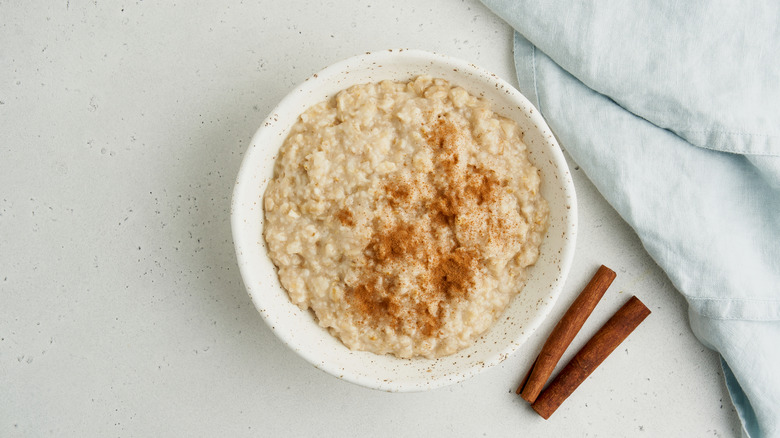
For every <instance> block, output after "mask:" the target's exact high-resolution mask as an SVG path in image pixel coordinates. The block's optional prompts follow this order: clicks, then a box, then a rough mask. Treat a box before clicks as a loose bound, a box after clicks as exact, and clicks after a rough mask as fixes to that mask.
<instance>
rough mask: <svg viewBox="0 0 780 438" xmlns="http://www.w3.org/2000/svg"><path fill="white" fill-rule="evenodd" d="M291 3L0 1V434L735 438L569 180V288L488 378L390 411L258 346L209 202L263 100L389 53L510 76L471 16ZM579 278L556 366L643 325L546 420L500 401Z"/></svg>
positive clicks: (500, 39) (478, 18) (219, 212)
mask: <svg viewBox="0 0 780 438" xmlns="http://www.w3.org/2000/svg"><path fill="white" fill-rule="evenodd" d="M307 3H309V2H302V1H293V2H269V1H264V2H261V3H260V4H256V3H252V4H233V3H228V2H184V3H176V4H175V5H174V4H165V5H161V4H157V3H154V2H141V1H138V2H135V1H133V2H126V3H121V2H110V3H109V2H105V3H104V2H100V1H76V0H70V1H60V2H56V3H54V2H43V1H37V0H36V1H30V2H24V3H22V2H2V3H0V17H2V20H0V46H1V47H2V50H0V157H1V158H2V159H1V160H0V187H1V188H2V189H0V248H2V251H0V309H1V311H2V317H0V394H3V396H2V397H0V436H3V437H5V436H166V435H167V436H215V435H227V436H256V435H259V434H261V435H268V436H310V435H314V434H318V435H319V436H350V435H351V436H365V435H372V436H399V435H403V433H404V432H407V433H408V432H409V431H412V430H413V431H415V433H416V434H419V435H429V436H442V435H447V436H483V435H484V436H518V435H525V434H528V435H533V434H537V435H542V436H566V435H569V436H648V437H650V436H724V437H728V436H736V435H737V434H738V431H739V423H738V420H737V417H736V414H735V413H734V411H733V409H732V408H731V405H730V403H729V401H728V395H727V393H726V391H725V388H724V386H723V383H722V375H721V372H720V369H719V366H718V361H717V356H716V355H715V354H714V353H712V352H710V351H708V350H706V349H705V348H704V347H703V346H701V345H700V344H699V343H698V342H697V341H696V339H695V338H694V337H693V335H692V333H691V331H690V329H689V328H688V325H687V317H686V306H685V303H684V301H683V300H682V298H681V297H680V296H679V295H678V294H677V293H676V292H675V291H674V289H673V288H672V286H671V285H670V284H669V282H668V280H667V279H666V277H665V276H664V275H663V273H662V272H661V271H660V270H659V269H658V268H657V267H656V266H655V264H654V263H653V262H652V260H650V259H649V257H648V256H647V254H646V253H645V251H644V250H643V249H642V247H641V244H640V243H639V241H638V239H637V238H636V236H635V235H634V233H633V232H632V231H631V230H630V229H629V228H628V227H627V226H626V225H625V223H623V221H622V220H621V219H620V218H619V217H618V216H617V215H616V214H615V212H614V211H613V210H612V208H611V207H609V205H607V204H606V202H605V201H604V200H603V198H602V197H601V196H600V195H599V194H598V193H597V192H596V191H595V189H594V188H593V186H592V185H591V184H590V183H589V182H588V180H587V179H586V177H585V175H584V174H583V173H582V172H581V171H580V170H579V168H578V167H577V166H576V163H572V162H570V163H569V165H570V167H571V169H572V170H573V176H574V179H575V185H576V188H577V196H578V201H579V202H578V205H579V237H578V243H577V253H576V255H575V260H574V265H573V268H572V271H571V275H570V277H569V280H568V282H567V284H566V286H565V287H564V292H563V295H562V296H561V299H560V300H559V302H558V304H557V305H556V306H555V308H554V309H553V312H552V316H553V319H550V320H548V321H545V323H543V324H542V327H541V329H540V330H539V332H538V333H537V334H536V335H534V336H533V337H532V338H531V339H530V340H529V342H528V343H527V344H526V346H525V347H524V348H523V349H521V350H520V351H519V352H517V353H516V354H515V355H513V356H512V357H510V358H509V359H507V360H506V361H504V362H503V363H502V364H501V365H499V366H497V367H495V368H492V369H490V370H488V371H486V372H484V373H482V374H480V375H478V376H476V377H474V378H472V379H470V380H467V381H466V382H463V383H460V384H457V385H452V386H448V387H445V388H441V389H437V390H433V391H429V392H424V393H412V394H390V393H384V392H380V391H375V390H370V389H365V388H361V387H359V386H356V385H352V384H349V383H346V382H343V381H341V380H339V379H337V378H334V377H331V376H330V375H328V374H326V373H324V372H322V371H319V370H317V369H315V368H314V367H312V366H311V365H310V364H309V363H308V362H305V361H304V360H303V359H301V358H299V357H298V356H297V355H296V354H295V353H294V352H293V351H291V350H289V349H288V348H287V347H285V346H284V345H283V344H282V343H281V342H279V341H278V340H277V339H276V337H275V336H274V335H273V334H272V332H271V330H270V329H269V328H267V327H266V326H265V324H264V323H263V322H262V320H261V318H260V317H259V315H258V313H257V311H256V310H255V308H254V306H252V303H251V301H250V299H249V296H248V295H247V293H246V291H245V290H244V287H243V284H242V283H241V280H240V277H239V274H238V270H237V267H236V258H235V255H234V251H233V245H232V239H231V235H230V225H229V206H230V195H231V190H232V187H233V181H234V178H235V175H236V172H237V171H238V166H239V164H240V160H241V157H242V154H243V153H244V150H245V149H246V146H247V143H248V141H249V139H250V137H251V136H252V134H253V133H254V132H255V130H256V129H257V127H258V126H259V124H260V123H261V122H262V121H263V119H264V118H265V117H266V115H267V113H268V111H270V110H271V108H273V107H274V106H275V105H276V103H277V102H278V101H279V99H281V98H282V97H283V96H284V95H285V94H287V92H289V91H290V90H291V89H292V88H293V87H294V86H295V85H296V84H298V83H299V82H301V81H302V80H303V79H305V78H306V77H307V76H309V75H310V74H311V73H313V72H315V71H317V70H319V69H321V68H322V67H324V66H326V65H329V64H331V63H333V62H334V61H337V60H340V59H343V58H346V57H348V56H351V55H354V54H357V53H362V52H365V51H373V50H378V49H383V48H390V47H416V48H420V49H424V50H430V51H435V52H440V53H444V54H448V55H452V56H455V57H458V58H463V59H467V60H470V61H473V62H474V63H476V64H477V65H480V66H482V67H485V68H486V69H488V70H490V71H492V72H494V73H496V74H497V75H499V76H500V77H502V78H504V79H505V80H507V81H508V82H510V83H512V84H514V83H515V82H516V81H515V79H514V69H513V67H512V61H511V32H510V29H509V28H508V27H507V26H506V25H505V24H503V23H502V22H501V21H500V20H498V19H497V18H496V17H494V16H493V15H492V14H491V13H490V12H489V11H487V10H486V9H485V8H484V7H483V6H482V5H481V4H479V3H476V2H470V1H467V2H451V1H432V2H428V3H425V4H424V5H423V4H420V3H419V2H414V1H405V0H404V1H401V0H397V1H394V2H392V3H390V2H384V3H381V4H367V3H360V4H353V3H352V2H346V1H330V2H328V1H326V2H321V3H318V4H317V6H316V7H315V8H312V7H308V6H307ZM562 146H563V147H564V148H565V146H566V145H562ZM601 263H604V264H606V265H607V266H610V267H611V268H613V269H614V270H615V271H616V272H617V273H618V277H617V280H616V281H615V283H614V284H613V286H612V287H611V288H610V290H609V291H608V292H607V294H606V296H605V298H604V300H603V302H602V303H601V304H600V305H599V307H597V309H596V311H595V312H594V314H593V316H592V317H591V319H590V320H589V321H588V322H587V323H586V325H585V327H584V329H583V333H582V335H581V336H580V337H578V338H577V339H576V340H575V341H574V344H573V347H575V348H572V349H571V350H570V351H568V352H567V354H566V355H565V356H564V359H567V358H569V357H571V355H572V354H573V352H574V351H575V349H576V348H578V347H579V346H581V345H583V344H584V342H585V340H586V338H587V337H588V336H589V335H591V334H592V333H594V332H595V330H596V329H597V328H598V327H599V325H600V324H601V323H603V322H604V321H605V320H606V319H607V318H608V317H609V315H611V313H612V312H614V311H615V310H616V309H617V308H618V307H619V306H620V305H621V304H622V303H623V302H624V301H625V300H626V299H627V298H628V297H629V296H630V295H631V294H635V295H637V296H639V297H640V298H641V299H642V300H643V301H644V302H645V303H646V304H647V305H648V307H650V308H651V310H652V311H653V314H652V315H651V316H650V317H649V318H648V319H647V320H646V321H645V322H644V323H643V324H642V325H641V326H640V328H639V329H638V330H637V331H636V332H635V333H634V334H633V335H631V337H629V339H628V340H627V341H626V342H625V343H624V344H623V345H621V346H620V347H619V349H618V350H617V351H616V352H615V354H613V355H612V356H611V357H610V358H609V359H607V361H606V362H605V363H604V364H603V365H602V366H601V367H600V368H599V369H598V370H597V371H596V372H595V373H594V374H593V375H592V376H591V377H590V378H589V379H588V380H587V381H586V382H585V383H584V384H583V385H582V386H581V387H580V388H579V389H578V390H577V392H576V393H575V394H574V396H573V397H571V398H570V399H569V400H568V401H567V402H566V403H565V404H564V405H563V406H562V407H561V409H560V410H559V411H558V412H557V413H556V414H555V415H554V416H553V417H552V418H551V419H550V420H548V421H544V420H542V419H541V418H539V417H538V416H537V415H536V414H535V413H534V412H533V411H532V410H531V409H530V408H529V407H528V406H527V405H526V404H525V402H523V401H522V400H521V399H519V398H518V397H516V396H515V395H514V394H513V393H510V391H512V390H513V389H514V388H515V387H516V385H517V383H518V381H519V379H520V378H521V377H522V374H524V372H525V371H526V368H527V367H528V366H529V365H530V362H531V361H532V360H533V357H534V356H535V354H536V352H537V351H538V349H539V348H540V346H541V344H542V343H543V342H544V338H545V336H546V334H547V333H549V331H550V330H551V329H552V326H553V325H554V323H555V320H554V319H557V318H558V317H559V316H560V315H561V314H562V313H563V312H564V311H565V309H566V306H568V304H569V303H570V302H571V301H572V300H573V299H574V296H575V295H576V294H577V293H578V292H579V289H580V288H581V287H582V286H583V285H584V284H585V283H586V282H587V280H588V279H589V277H590V275H591V274H592V273H593V272H594V271H595V269H596V268H597V266H598V265H599V264H601Z"/></svg>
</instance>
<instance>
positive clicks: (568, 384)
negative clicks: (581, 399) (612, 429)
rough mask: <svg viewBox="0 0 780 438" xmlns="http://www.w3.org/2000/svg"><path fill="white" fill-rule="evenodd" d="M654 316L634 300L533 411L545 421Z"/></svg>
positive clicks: (568, 367)
mask: <svg viewBox="0 0 780 438" xmlns="http://www.w3.org/2000/svg"><path fill="white" fill-rule="evenodd" d="M648 315H650V309H648V308H647V307H646V306H645V305H644V304H643V303H642V302H641V301H639V299H638V298H637V297H631V299H629V300H628V302H627V303H626V304H625V305H623V307H621V308H620V309H619V310H618V311H617V312H616V313H615V315H614V316H612V318H610V319H609V321H607V323H606V324H604V325H603V326H602V327H601V329H599V331H598V332H596V334H595V335H593V337H592V338H591V339H590V340H589V341H588V343H587V344H585V346H584V347H582V349H581V350H580V351H579V352H577V354H576V355H575V356H574V358H573V359H572V360H571V361H570V362H569V363H568V364H567V365H566V367H565V368H564V369H563V371H561V373H560V374H559V375H558V376H557V377H556V378H555V380H553V381H552V383H550V386H549V387H547V388H546V389H545V390H544V391H542V393H541V394H539V397H538V398H537V399H536V401H535V402H534V403H533V404H532V405H531V407H532V408H533V409H534V410H535V411H536V412H537V413H538V414H539V415H541V416H542V417H543V418H544V419H548V418H550V415H552V414H553V412H555V410H556V409H558V407H559V406H560V405H561V403H563V401H564V400H566V398H568V397H569V396H570V395H571V394H572V393H573V392H574V390H575V389H577V387H578V386H580V384H581V383H582V382H583V381H584V380H585V379H586V378H587V377H588V376H589V375H590V374H591V373H592V372H593V371H594V370H595V369H596V367H598V366H599V365H600V364H601V363H602V362H603V361H604V359H606V358H607V356H609V355H610V353H612V352H613V351H614V350H615V348H617V346H618V345H620V343H621V342H623V341H624V340H625V339H626V338H627V337H628V335H629V334H631V332H633V331H634V329H635V328H637V326H639V324H641V323H642V321H644V319H645V318H647V316H648Z"/></svg>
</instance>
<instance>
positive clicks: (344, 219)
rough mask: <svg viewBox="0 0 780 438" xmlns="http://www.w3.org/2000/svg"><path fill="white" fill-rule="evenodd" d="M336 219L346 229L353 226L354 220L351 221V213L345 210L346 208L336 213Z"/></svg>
mask: <svg viewBox="0 0 780 438" xmlns="http://www.w3.org/2000/svg"><path fill="white" fill-rule="evenodd" d="M336 219H338V220H339V222H341V224H342V225H346V226H348V227H352V226H354V225H355V221H354V219H352V212H351V211H349V210H347V209H346V208H343V209H341V210H339V212H338V213H336Z"/></svg>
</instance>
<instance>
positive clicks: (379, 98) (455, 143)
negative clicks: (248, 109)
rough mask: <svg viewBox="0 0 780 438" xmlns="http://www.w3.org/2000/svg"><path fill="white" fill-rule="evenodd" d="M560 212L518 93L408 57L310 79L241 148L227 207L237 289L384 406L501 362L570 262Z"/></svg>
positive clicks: (367, 59)
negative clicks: (390, 398) (240, 284)
mask: <svg viewBox="0 0 780 438" xmlns="http://www.w3.org/2000/svg"><path fill="white" fill-rule="evenodd" d="M576 216H577V214H576V197H575V193H574V188H573V184H572V181H571V176H570V174H569V171H568V168H567V165H566V162H565V160H564V158H563V154H562V152H561V150H560V148H559V146H558V145H557V143H556V140H555V138H554V137H553V135H552V133H551V132H550V130H549V128H548V127H547V125H546V123H545V122H544V120H543V119H542V117H541V116H540V115H539V113H538V112H537V110H536V109H535V108H533V106H532V105H531V104H530V103H529V102H528V100H527V99H525V98H524V97H523V96H522V95H521V94H520V93H519V92H518V91H517V90H515V89H514V88H512V87H511V86H510V85H509V84H507V83H506V82H504V81H503V80H501V79H499V78H498V77H496V76H495V75H492V74H490V73H488V72H486V71H484V70H482V69H480V68H479V67H476V66H474V65H472V64H469V63H467V62H464V61H460V60H456V59H453V58H449V57H446V56H442V55H438V54H433V53H428V52H422V51H417V50H395V51H392V50H388V51H382V52H375V53H369V54H365V55H360V56H357V57H354V58H350V59H348V60H345V61H342V62H340V63H337V64H334V65H333V66H331V67H328V68H326V69H325V70H323V71H321V72H319V73H317V74H315V75H313V76H312V77H311V78H309V79H308V80H307V81H305V82H304V83H303V84H301V85H300V86H299V87H298V88H297V89H296V90H294V91H293V92H292V93H290V94H289V95H288V96H287V97H285V98H284V99H283V100H282V102H280V104H279V105H278V106H277V108H275V109H274V110H273V112H272V114H271V115H270V116H269V117H268V119H266V120H265V122H264V123H263V125H262V126H261V127H260V129H259V130H258V132H257V133H256V134H255V136H254V138H253V140H252V142H251V144H250V146H249V149H248V151H247V153H246V155H245V157H244V161H243V163H242V165H241V169H240V171H239V175H238V178H237V181H236V186H235V189H234V194H233V203H232V228H233V237H234V242H235V245H236V252H237V257H238V262H239V268H240V271H241V275H242V278H243V280H244V284H245V286H246V288H247V290H248V292H249V294H250V296H251V298H252V300H253V302H254V304H255V306H256V307H257V309H258V311H259V312H260V314H261V316H262V317H263V319H264V320H265V321H266V323H267V324H268V326H269V327H270V328H271V329H272V330H273V331H274V332H275V334H276V335H277V336H278V337H279V338H280V339H281V340H282V341H283V342H284V343H285V344H287V345H288V346H289V347H290V348H292V349H293V350H294V351H296V352H297V353H298V354H300V355H301V356H302V357H303V358H304V359H306V360H308V361H309V362H311V363H312V364H313V365H314V366H316V367H318V368H320V369H322V370H324V371H326V372H328V373H330V374H333V375H335V376H337V377H339V378H342V379H344V380H348V381H350V382H353V383H357V384H361V385H364V386H368V387H372V388H377V389H382V390H387V391H416V390H425V389H430V388H435V387H440V386H443V385H446V384H451V383H456V382H459V381H462V380H464V379H466V378H468V377H470V376H473V375H475V374H476V373H478V372H479V371H481V370H484V369H486V368H488V367H490V366H493V365H496V364H498V363H500V362H501V361H503V360H504V359H506V358H507V357H508V356H509V355H510V354H512V353H513V352H515V351H516V350H517V349H518V348H520V346H521V345H522V344H523V342H524V341H525V340H526V339H527V338H528V337H529V336H530V335H531V333H532V332H533V331H534V330H535V329H536V327H538V326H539V324H540V323H541V322H542V320H543V319H544V318H545V317H546V315H547V314H548V313H549V311H550V310H551V308H552V306H553V304H554V303H555V301H556V299H557V297H558V295H559V293H560V290H561V288H562V286H563V283H564V280H565V278H566V275H567V273H568V271H569V266H570V264H571V260H572V257H573V253H574V243H575V237H576V229H577V226H576Z"/></svg>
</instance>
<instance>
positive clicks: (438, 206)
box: [337, 115, 503, 337]
mask: <svg viewBox="0 0 780 438" xmlns="http://www.w3.org/2000/svg"><path fill="white" fill-rule="evenodd" d="M422 133H423V138H424V139H425V141H426V144H427V145H428V146H429V147H430V148H431V151H432V152H433V164H434V170H433V172H431V173H430V174H429V175H428V178H427V182H418V184H422V185H423V186H425V187H423V186H420V187H418V186H416V185H415V184H407V183H406V182H398V181H394V180H390V181H389V182H387V183H386V184H384V186H383V187H382V189H383V191H384V193H385V196H384V202H386V205H387V208H388V209H389V210H390V212H391V213H390V214H391V216H392V217H395V218H397V219H396V221H394V222H393V221H390V220H389V219H388V218H385V217H379V218H378V219H377V221H376V222H375V224H374V231H373V235H372V236H371V238H370V240H369V243H368V244H367V246H366V248H365V251H364V253H365V255H366V265H365V266H364V267H363V268H361V269H362V271H361V274H360V275H359V278H358V283H357V284H356V285H354V286H352V287H348V288H347V289H346V293H345V297H346V299H347V301H348V302H349V303H350V306H351V308H352V309H353V311H354V312H355V313H356V315H358V317H359V320H360V321H362V322H363V323H364V324H369V325H371V326H375V327H379V326H381V325H387V326H388V327H390V328H391V329H392V330H394V331H395V332H396V333H406V334H412V333H413V332H414V331H418V332H421V333H422V334H423V335H425V336H426V337H437V336H438V335H439V331H440V328H441V326H442V324H443V322H444V318H445V317H446V313H447V311H448V309H449V308H451V306H452V305H454V303H455V302H456V301H458V300H461V299H467V298H468V296H469V290H470V289H471V288H473V287H474V284H475V277H476V275H477V273H478V271H479V269H480V267H481V266H482V265H483V264H484V260H483V256H482V254H481V251H480V248H479V247H464V246H461V245H460V244H459V243H458V241H457V240H456V239H455V224H456V222H458V223H468V222H469V221H475V220H476V218H475V217H472V216H474V215H475V214H476V212H477V211H478V210H480V209H485V208H487V206H486V204H489V203H492V202H495V200H496V199H497V198H496V193H497V190H499V189H500V187H501V186H502V183H501V181H499V180H498V178H497V177H496V175H495V172H493V171H492V170H487V169H485V168H483V167H481V166H475V165H472V164H467V163H462V162H461V161H462V160H463V157H461V156H460V153H459V142H462V141H464V140H468V139H464V138H462V136H463V135H464V130H461V129H460V128H459V127H458V126H457V125H455V124H454V123H453V122H452V121H450V120H448V119H446V118H444V117H442V116H441V115H439V116H437V117H435V118H434V117H433V116H431V122H430V123H428V124H425V125H423V126H422ZM426 184H427V185H426ZM413 193H414V195H413ZM413 211H422V212H423V215H422V217H420V218H419V219H417V220H416V221H415V222H414V223H407V222H405V221H404V220H402V218H403V217H404V216H403V215H402V214H401V213H402V212H413ZM348 213H349V212H348V211H346V210H342V211H341V212H339V213H338V214H337V217H338V218H339V220H341V221H342V223H345V224H347V222H350V225H351V222H352V220H351V214H348ZM426 217H427V218H428V219H425V218H426ZM487 222H488V224H487V226H488V227H490V229H489V233H488V234H490V235H491V236H492V235H495V234H496V233H495V232H496V231H500V230H495V229H493V228H496V227H499V228H500V227H501V226H502V225H503V221H502V220H499V221H494V220H492V218H490V219H489V220H488V221H487ZM442 236H448V237H447V238H445V239H443V238H442ZM398 270H400V271H406V272H407V273H409V274H412V275H414V276H415V278H416V280H415V284H414V285H413V286H412V288H411V290H409V289H410V288H409V286H408V285H405V286H402V285H401V284H399V281H397V279H396V278H394V277H393V276H392V275H389V273H392V272H398Z"/></svg>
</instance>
